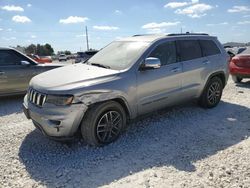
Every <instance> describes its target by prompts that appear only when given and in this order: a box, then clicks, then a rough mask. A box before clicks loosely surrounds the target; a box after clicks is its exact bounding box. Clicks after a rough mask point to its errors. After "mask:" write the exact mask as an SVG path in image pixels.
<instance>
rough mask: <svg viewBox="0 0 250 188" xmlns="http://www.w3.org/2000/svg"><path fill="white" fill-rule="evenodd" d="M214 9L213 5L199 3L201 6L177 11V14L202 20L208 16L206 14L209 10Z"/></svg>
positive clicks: (197, 5)
mask: <svg viewBox="0 0 250 188" xmlns="http://www.w3.org/2000/svg"><path fill="white" fill-rule="evenodd" d="M212 8H213V7H212V6H211V5H208V4H204V3H199V4H195V5H192V6H189V7H186V8H184V9H177V10H176V11H175V13H176V14H184V15H187V16H189V17H191V18H200V17H202V16H206V15H207V14H206V12H207V11H208V10H211V9H212Z"/></svg>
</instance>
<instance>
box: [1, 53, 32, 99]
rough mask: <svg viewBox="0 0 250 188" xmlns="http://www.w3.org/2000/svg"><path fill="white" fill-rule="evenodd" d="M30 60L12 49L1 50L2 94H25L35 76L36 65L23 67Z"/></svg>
mask: <svg viewBox="0 0 250 188" xmlns="http://www.w3.org/2000/svg"><path fill="white" fill-rule="evenodd" d="M21 61H28V62H29V63H31V62H30V60H29V59H28V58H26V57H25V56H23V55H22V54H19V53H18V52H16V51H15V50H12V49H4V50H0V94H15V93H22V92H25V91H26V90H27V88H28V83H29V81H30V79H31V78H32V77H33V75H35V65H33V64H30V65H22V64H21Z"/></svg>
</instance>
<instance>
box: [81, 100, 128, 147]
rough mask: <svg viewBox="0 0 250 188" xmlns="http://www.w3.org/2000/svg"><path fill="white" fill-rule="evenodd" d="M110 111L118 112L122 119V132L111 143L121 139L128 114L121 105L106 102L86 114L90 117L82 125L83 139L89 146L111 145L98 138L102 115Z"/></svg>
mask: <svg viewBox="0 0 250 188" xmlns="http://www.w3.org/2000/svg"><path fill="white" fill-rule="evenodd" d="M108 111H116V112H118V113H119V114H120V115H121V117H122V127H121V130H120V132H119V134H118V135H117V137H116V138H115V139H113V140H112V141H111V142H114V141H115V140H117V139H118V138H119V136H120V134H121V133H122V131H123V130H124V128H125V125H126V113H125V111H124V109H123V107H122V106H121V105H120V104H119V103H117V102H113V101H109V102H105V103H102V104H99V105H94V106H93V107H92V109H90V110H89V111H88V112H87V113H88V114H86V116H88V117H87V119H85V120H83V122H82V125H81V126H82V127H81V131H82V135H83V139H85V140H86V141H87V143H88V144H90V145H93V146H103V145H107V144H109V143H111V142H107V143H102V142H101V141H100V140H99V139H98V137H97V124H98V122H99V120H100V118H101V117H102V115H103V114H105V113H106V112H108ZM86 126H87V127H86ZM83 131H84V132H83ZM86 131H87V132H86ZM86 134H87V136H86ZM84 137H85V138H84Z"/></svg>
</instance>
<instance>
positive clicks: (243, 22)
mask: <svg viewBox="0 0 250 188" xmlns="http://www.w3.org/2000/svg"><path fill="white" fill-rule="evenodd" d="M237 24H239V25H247V24H250V21H241V22H238V23H237Z"/></svg>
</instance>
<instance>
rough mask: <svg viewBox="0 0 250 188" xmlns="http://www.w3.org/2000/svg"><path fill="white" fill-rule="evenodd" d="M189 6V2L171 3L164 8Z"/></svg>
mask: <svg viewBox="0 0 250 188" xmlns="http://www.w3.org/2000/svg"><path fill="white" fill-rule="evenodd" d="M186 5H188V2H171V3H168V4H166V5H165V6H164V8H179V7H184V6H186Z"/></svg>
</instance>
